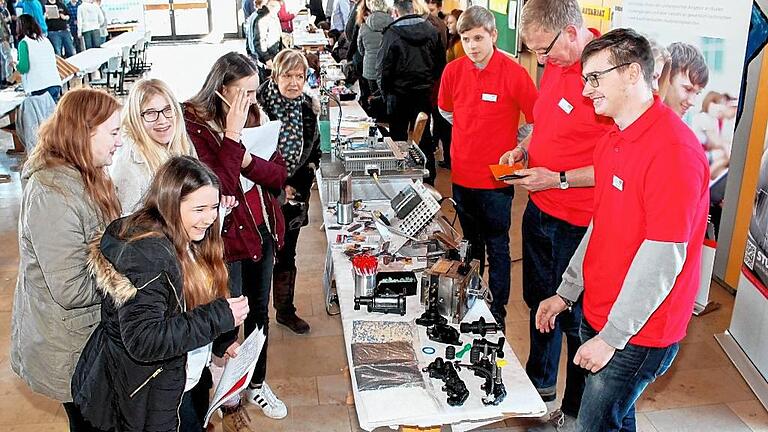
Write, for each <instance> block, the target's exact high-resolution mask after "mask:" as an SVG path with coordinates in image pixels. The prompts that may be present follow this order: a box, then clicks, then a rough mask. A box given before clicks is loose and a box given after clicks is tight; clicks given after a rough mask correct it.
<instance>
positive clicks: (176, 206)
mask: <svg viewBox="0 0 768 432" xmlns="http://www.w3.org/2000/svg"><path fill="white" fill-rule="evenodd" d="M45 1H46V4H47V5H50V6H55V8H56V9H57V11H58V17H57V18H45V17H44V15H43V13H42V11H43V8H42V4H41V3H40V1H39V0H19V1H18V2H17V3H16V4H15V5H11V6H13V7H15V9H14V8H13V7H12V8H11V9H8V8H7V7H6V9H2V8H0V20H3V24H4V25H2V26H0V35H2V37H3V38H5V37H8V38H15V39H14V40H18V42H17V44H18V49H19V57H18V64H17V65H16V70H18V72H20V73H21V74H22V83H23V85H24V89H25V91H26V92H27V93H29V94H30V95H43V94H46V93H47V94H49V95H50V96H51V98H52V99H53V100H54V101H58V105H57V106H56V110H55V113H54V114H53V116H52V117H51V118H50V119H49V120H48V121H47V122H46V123H45V124H44V125H43V126H42V127H41V129H40V133H39V143H38V145H37V146H36V147H35V148H34V150H32V151H31V154H30V155H29V159H28V160H27V161H26V163H25V164H24V167H23V173H22V179H23V197H22V203H21V212H20V215H19V219H20V220H19V244H20V264H19V278H18V282H17V286H16V290H15V294H14V296H15V297H14V305H13V322H12V341H11V343H12V346H11V354H10V361H11V365H12V367H13V370H14V371H15V372H16V374H18V375H19V376H20V377H21V378H22V379H24V380H25V382H26V383H27V384H28V385H29V386H30V388H32V389H33V390H34V391H36V392H39V393H41V394H44V395H46V396H49V397H51V398H53V399H55V400H57V401H59V402H61V403H62V404H63V408H64V410H65V412H66V414H67V416H68V419H69V422H70V430H72V431H132V430H157V431H172V430H173V431H175V430H180V431H184V432H188V431H189V432H191V431H194V432H201V431H203V430H205V428H204V426H203V424H204V417H205V414H206V411H207V408H208V402H209V401H208V395H209V392H210V389H211V388H212V387H214V386H215V385H216V384H217V381H218V379H219V378H220V375H221V370H222V368H223V367H224V365H225V364H226V361H227V360H228V359H230V358H233V357H236V356H237V355H238V354H237V353H238V347H239V342H238V335H239V327H240V326H242V327H243V332H244V335H245V336H246V337H247V336H249V335H250V334H252V333H253V332H255V331H262V332H263V333H264V335H265V337H266V342H265V344H264V347H263V350H262V352H261V355H260V357H259V359H258V361H257V364H256V369H255V371H254V373H253V376H252V378H251V381H250V383H248V386H247V388H246V389H245V390H244V391H243V392H242V393H241V394H238V395H234V396H233V397H232V398H230V399H229V400H228V401H227V402H226V403H225V404H224V405H223V406H222V408H221V412H222V417H223V425H224V430H225V431H227V432H246V431H249V430H252V429H251V428H250V426H249V422H250V418H249V416H248V413H247V411H246V410H245V409H244V404H245V403H246V402H247V403H251V404H253V405H255V406H258V407H259V408H260V409H261V411H262V412H263V414H264V415H265V416H267V417H269V418H273V419H282V418H284V417H286V416H287V415H288V407H287V406H286V404H285V403H284V402H282V401H281V400H280V398H279V397H278V396H277V395H276V394H275V393H274V392H273V391H272V389H271V388H270V386H269V385H268V383H267V382H266V376H267V364H268V362H267V351H268V350H267V347H268V343H269V327H270V323H269V299H270V296H271V297H272V299H273V300H272V303H273V308H274V309H275V312H276V313H275V319H276V321H277V322H278V323H279V324H281V325H283V326H284V327H286V328H287V329H289V330H290V331H292V332H294V333H297V334H306V333H308V332H310V330H311V327H310V323H308V322H307V321H305V320H304V319H302V318H301V317H299V316H298V315H297V310H296V307H295V304H294V297H295V290H296V285H297V273H298V270H299V269H298V268H297V265H296V255H297V245H298V242H299V237H300V233H301V229H302V227H304V226H307V225H308V223H309V218H308V210H309V205H310V198H311V189H312V183H313V181H314V170H315V168H316V167H317V166H318V165H319V162H320V148H319V131H318V120H317V116H318V114H319V104H318V101H317V100H316V99H315V98H313V96H311V95H310V94H309V92H307V90H308V87H309V85H308V79H309V77H310V75H311V74H312V73H313V64H314V62H315V61H316V59H312V58H311V56H309V55H307V54H305V53H303V52H302V51H299V50H294V49H289V48H286V47H285V44H284V42H283V41H284V33H286V32H291V31H292V30H293V29H292V24H291V21H292V19H293V15H292V14H291V13H290V12H289V11H287V10H286V6H285V4H284V2H283V1H282V0H255V1H253V2H250V1H247V2H244V3H243V8H244V14H245V23H244V32H245V36H246V50H245V51H246V53H245V54H242V53H236V52H230V53H227V54H224V55H223V56H221V57H220V58H219V59H218V60H216V62H215V63H214V65H213V66H212V68H211V70H210V72H209V73H208V75H207V77H206V79H205V81H204V83H203V85H202V86H201V88H200V89H199V91H198V92H197V93H196V94H195V95H194V96H193V97H191V98H190V99H189V100H187V101H185V102H180V101H178V100H177V98H176V97H175V96H174V94H173V92H172V91H171V90H170V88H169V87H168V85H167V84H166V83H164V82H163V81H161V80H158V79H142V80H139V81H137V82H136V83H135V84H134V85H133V86H132V88H131V90H130V93H129V94H128V96H127V98H126V99H125V102H124V105H121V103H120V102H119V101H118V100H117V99H115V98H114V97H112V96H110V95H108V94H107V93H106V92H102V91H98V90H93V89H87V88H84V89H76V90H71V91H68V92H67V93H66V94H64V96H63V97H62V96H61V80H60V79H58V78H54V76H53V75H52V72H51V70H54V71H55V69H56V60H55V55H65V56H67V55H71V54H72V53H74V52H76V51H79V50H81V49H88V48H92V47H98V46H100V44H101V43H102V42H103V37H104V36H105V35H104V33H105V23H106V19H105V17H104V14H103V10H102V9H101V8H100V6H99V5H98V2H94V0H82V1H81V0H77V1H76V2H75V1H74V0H65V1H67V3H63V2H62V0H45ZM309 7H310V9H315V10H317V9H319V12H318V13H320V12H322V5H318V4H317V3H313V2H310V4H309ZM16 9H18V10H21V11H23V12H24V13H23V14H21V15H19V16H18V17H16V18H13V16H14V13H10V12H9V10H14V11H15V10H16ZM319 18H320V16H318V19H319ZM322 18H323V19H322V20H321V21H318V22H317V25H318V26H319V27H320V28H323V27H324V28H326V29H328V31H329V35H330V36H331V38H332V39H333V44H334V49H333V52H334V54H335V55H336V56H337V57H340V58H338V60H341V59H344V60H347V64H348V65H349V67H348V72H349V74H348V77H349V78H351V81H357V82H358V83H359V88H360V102H361V105H362V106H363V107H364V109H366V110H367V111H368V112H369V113H370V114H371V115H372V116H374V117H376V118H377V119H379V120H381V119H386V121H387V122H388V124H389V134H390V135H391V136H392V137H393V138H394V139H395V140H406V139H407V137H408V131H409V128H411V127H412V126H413V123H414V121H415V119H416V117H417V115H418V114H419V113H425V114H426V115H427V116H428V120H427V121H428V123H429V124H430V125H431V127H428V128H427V130H426V131H425V133H424V134H423V135H422V137H421V139H420V141H419V143H418V145H419V146H420V148H421V149H422V150H423V151H424V153H425V155H426V156H427V168H428V170H429V175H428V176H427V177H426V178H425V182H427V183H434V182H435V180H436V174H437V164H436V160H435V159H436V153H437V149H438V148H439V147H440V145H442V155H443V160H442V163H443V167H446V168H450V169H451V186H452V192H453V199H454V201H455V203H456V211H457V214H458V219H459V221H460V223H461V226H462V228H463V235H464V237H465V238H466V239H468V240H469V241H470V243H471V244H472V248H471V254H472V257H473V258H477V259H478V260H479V261H480V263H481V269H482V270H481V271H484V272H485V270H486V268H487V273H488V280H489V288H490V290H491V292H492V293H493V301H492V303H491V305H490V309H491V313H492V314H493V316H494V318H495V319H496V321H497V322H498V323H499V324H500V325H501V326H502V328H503V327H504V323H505V318H506V305H507V303H508V300H509V296H510V284H511V280H510V273H511V258H510V250H509V241H510V240H509V231H510V228H511V222H512V221H511V219H512V216H511V206H512V200H513V198H514V195H515V186H517V187H518V191H525V192H528V193H529V200H528V203H527V206H526V209H525V212H524V214H523V218H522V228H521V230H522V248H523V263H522V265H523V286H522V293H523V299H524V301H525V302H526V304H527V305H528V307H529V308H530V339H531V345H530V353H529V356H528V361H527V363H526V372H527V374H528V376H529V378H530V379H531V381H532V382H533V384H534V386H535V387H536V390H537V391H538V393H539V394H540V395H541V397H542V399H543V400H544V401H545V402H547V403H548V405H549V406H550V407H554V405H553V404H556V403H557V402H555V401H556V400H557V388H558V387H557V379H558V366H559V364H560V361H559V359H560V352H561V346H562V341H563V339H565V341H566V345H567V350H566V353H567V354H566V355H567V356H568V369H567V373H566V385H565V392H564V395H563V397H562V399H561V400H562V402H561V403H560V405H559V408H558V409H552V410H550V411H551V412H552V415H551V417H550V419H549V420H550V422H549V424H547V425H543V426H542V427H541V428H539V429H535V430H541V431H545V430H579V431H586V430H590V431H591V430H618V429H621V428H624V429H623V430H634V422H635V420H634V402H635V400H636V399H637V397H638V396H639V395H640V393H641V392H642V390H643V389H644V388H645V386H647V385H648V383H650V382H652V381H653V380H655V379H656V378H657V377H658V376H660V375H661V374H663V373H664V372H665V371H666V370H667V369H668V368H669V366H670V365H671V363H672V361H673V359H674V357H675V355H676V353H677V347H678V342H679V341H680V339H681V338H682V337H683V336H684V333H685V325H686V324H687V320H688V318H689V316H690V309H691V307H689V306H692V301H693V295H694V294H695V289H694V287H697V286H698V280H697V277H698V276H697V275H696V274H695V273H696V272H695V271H694V269H695V268H696V262H697V260H698V259H700V257H699V255H700V250H697V247H698V246H699V245H700V244H701V241H702V240H703V235H704V234H703V232H704V231H703V227H704V225H705V223H706V214H707V208H708V204H709V202H708V200H709V195H708V194H709V191H708V183H709V180H710V178H715V177H716V176H717V175H719V174H718V173H719V172H720V171H718V170H722V169H725V168H727V164H728V158H729V155H730V139H729V138H728V137H727V136H724V132H723V131H724V129H726V128H725V124H726V122H728V121H730V120H732V119H733V117H734V115H735V109H734V100H733V98H732V97H730V96H729V95H727V94H722V93H717V92H710V93H708V94H707V95H706V96H705V98H704V105H703V106H702V110H701V112H700V113H696V114H695V121H694V127H693V130H690V129H689V128H688V127H687V126H686V125H685V124H684V123H682V121H681V117H683V116H684V115H686V112H687V111H688V110H689V108H690V107H691V106H692V105H693V101H694V99H695V98H696V97H697V95H698V93H699V92H701V91H702V89H704V88H705V87H706V85H707V82H708V70H707V66H706V62H705V61H704V58H703V56H702V55H701V53H700V52H699V51H698V50H697V49H696V48H695V47H693V46H691V45H688V44H683V43H675V44H672V45H670V46H669V47H662V46H660V45H659V44H656V43H654V42H653V41H648V40H647V39H646V38H645V37H643V36H642V35H640V34H638V33H636V32H635V31H633V30H629V29H620V30H615V31H611V32H609V33H607V34H606V35H600V34H599V32H597V31H596V30H595V29H591V28H588V27H587V26H586V25H585V24H584V21H583V19H582V16H581V12H580V8H579V6H578V3H577V2H576V1H575V0H530V1H529V2H527V4H526V6H525V8H524V9H523V14H522V17H521V22H520V26H521V36H522V38H523V40H524V42H525V45H526V47H527V48H528V50H529V51H530V52H531V53H532V55H534V56H535V57H536V58H537V60H538V61H539V62H540V63H542V64H545V68H544V75H543V77H542V79H541V83H540V85H539V86H538V88H537V86H536V85H535V84H534V82H533V80H532V79H531V77H530V75H529V74H528V73H527V72H526V71H525V70H524V69H523V68H522V67H521V66H520V65H519V64H518V63H517V62H515V61H513V60H512V59H511V58H510V57H509V56H507V55H505V54H504V53H503V52H501V51H500V50H499V49H498V48H497V47H496V42H497V38H498V30H497V28H496V21H495V18H494V16H493V15H492V13H491V12H490V11H489V10H487V9H486V8H483V7H480V6H471V7H469V8H468V9H467V10H466V11H462V10H452V11H450V12H449V13H445V12H443V11H442V2H441V0H428V1H427V2H424V1H423V0H395V1H394V5H393V6H392V7H390V6H388V5H387V3H386V2H385V1H383V0H357V1H350V0H338V1H336V2H335V5H334V7H333V9H332V11H331V13H330V16H329V17H328V19H327V20H326V17H325V14H323V15H322ZM13 20H15V21H16V22H17V30H15V31H11V27H10V25H11V23H12V22H13ZM324 21H325V22H324ZM6 33H7V34H6ZM14 33H15V34H14ZM46 35H47V37H46ZM2 42H3V43H9V44H10V43H11V41H10V40H5V39H4V40H3V41H2ZM341 47H343V50H340V49H339V48H341ZM4 49H5V48H4V47H3V46H0V53H4V52H5V51H4ZM6 72H7V71H6V69H5V68H3V69H2V74H5V73H6ZM2 76H5V75H2ZM56 77H58V74H56ZM57 79H58V81H57ZM467 88H472V89H479V90H478V91H466V89H467ZM59 99H60V100H59ZM521 118H522V119H523V120H522V121H518V119H521ZM274 120H277V121H280V122H281V130H280V133H279V138H278V142H277V149H276V150H275V151H274V153H273V154H272V155H270V156H269V157H268V158H266V159H264V158H261V157H259V156H257V155H254V154H251V153H250V152H249V151H247V150H246V147H245V145H244V144H243V139H242V138H243V129H245V128H251V127H257V126H262V125H264V124H266V123H267V122H269V121H274ZM659 130H663V131H665V132H664V133H665V135H664V136H660V135H659V133H660V132H658V131H659ZM654 131H657V132H654ZM668 131H672V132H674V133H667V132H668ZM627 143H642V144H643V145H642V146H634V147H633V146H630V145H627ZM638 149H639V150H638ZM705 151H706V152H705ZM661 153H664V154H666V156H665V157H664V159H663V162H660V161H658V160H656V159H654V157H655V156H656V155H658V154H661ZM626 160H632V161H634V162H635V163H634V164H633V165H632V167H629V166H628V165H626V164H624V161H626ZM496 163H501V164H509V165H513V164H523V165H524V168H521V169H519V170H518V171H517V172H516V173H517V174H518V175H519V178H518V179H515V180H509V181H506V182H502V181H498V180H496V179H495V178H493V176H492V175H491V173H490V172H489V170H488V165H491V164H496ZM649 173H650V174H654V175H652V176H650V177H648V174H649ZM648 178H652V179H658V180H656V181H651V180H648ZM662 179H663V180H662ZM625 182H626V183H625ZM668 182H674V184H676V185H678V186H679V187H678V188H669V187H667V186H668V184H669V183H668ZM626 196H630V197H631V198H624V197H626ZM630 206H634V207H632V211H631V212H630V213H631V214H630V215H627V214H626V213H627V208H628V207H630ZM646 215H647V217H645V216H646ZM623 217H626V218H633V219H632V222H633V223H632V224H631V225H630V228H631V229H626V227H623V226H622V227H621V229H617V228H616V225H615V224H611V223H606V221H611V220H618V219H620V218H623ZM635 227H644V228H643V229H645V228H646V227H647V232H646V231H643V230H640V229H634V228H635ZM691 245H694V247H692V246H691ZM620 246H621V247H624V248H625V249H622V250H620V249H618V248H619V247H620ZM623 251H633V254H634V255H632V254H627V253H623ZM486 257H487V259H486ZM605 262H610V263H611V266H605V265H603V263H605ZM606 269H610V271H606ZM649 272H650V273H654V274H655V276H654V277H650V276H648V274H649ZM649 280H653V281H654V284H653V285H652V286H650V285H649V283H648V282H647V281H649ZM643 295H645V296H646V298H645V300H644V301H641V300H640V299H639V298H638V297H639V296H643ZM669 299H672V300H669ZM646 323H647V325H646ZM94 328H95V330H94ZM638 358H644V359H646V360H647V361H645V360H644V361H641V362H638V361H636V360H637V359H638ZM51 364H55V365H56V366H57V367H55V368H51V367H50V365H51ZM627 369H629V370H630V372H631V373H629V374H627V373H625V372H622V370H624V371H626V370H627ZM601 370H604V371H605V372H604V373H598V372H600V371H601ZM627 376H630V377H631V379H629V378H628V377H627ZM615 401H619V403H616V402H615ZM595 425H603V426H604V428H603V429H599V428H595ZM601 427H602V426H601ZM563 428H571V429H563Z"/></svg>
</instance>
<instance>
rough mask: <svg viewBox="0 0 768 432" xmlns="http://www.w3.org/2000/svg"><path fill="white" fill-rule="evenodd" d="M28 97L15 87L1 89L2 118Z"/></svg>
mask: <svg viewBox="0 0 768 432" xmlns="http://www.w3.org/2000/svg"><path fill="white" fill-rule="evenodd" d="M26 98H27V96H26V95H25V94H24V92H17V91H15V90H13V87H10V88H7V89H5V90H2V91H0V118H2V117H5V116H7V115H9V114H12V113H13V112H14V111H15V110H16V108H18V107H19V105H21V103H22V102H24V99H26Z"/></svg>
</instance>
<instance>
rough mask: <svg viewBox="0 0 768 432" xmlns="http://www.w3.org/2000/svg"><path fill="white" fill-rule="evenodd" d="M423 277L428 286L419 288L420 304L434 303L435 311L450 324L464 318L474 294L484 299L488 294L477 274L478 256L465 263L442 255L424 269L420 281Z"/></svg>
mask: <svg viewBox="0 0 768 432" xmlns="http://www.w3.org/2000/svg"><path fill="white" fill-rule="evenodd" d="M462 273H465V274H462ZM425 281H426V283H427V285H426V286H427V287H429V288H428V289H423V290H422V293H421V302H422V304H424V305H425V306H430V305H432V307H434V305H436V307H437V312H438V313H439V314H440V315H442V316H443V317H445V318H447V319H448V320H449V321H450V322H451V323H453V324H458V323H460V322H461V321H462V320H463V319H464V316H465V315H466V314H467V312H468V311H469V309H471V308H472V306H473V305H474V304H475V301H476V300H477V299H478V298H481V299H486V300H487V299H488V297H490V292H489V291H488V288H487V286H486V285H485V283H484V282H483V280H482V278H481V277H480V262H479V261H478V260H472V261H470V262H469V263H468V264H467V263H466V262H462V261H457V260H450V259H447V258H442V259H440V260H439V261H438V262H437V263H436V264H435V265H433V266H432V267H431V268H429V269H428V270H427V271H426V272H425V276H424V278H423V279H422V283H423V282H425ZM422 286H424V285H422ZM430 297H432V299H431V300H430Z"/></svg>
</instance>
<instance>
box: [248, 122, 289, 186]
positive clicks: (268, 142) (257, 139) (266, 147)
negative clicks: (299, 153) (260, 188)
mask: <svg viewBox="0 0 768 432" xmlns="http://www.w3.org/2000/svg"><path fill="white" fill-rule="evenodd" d="M281 125H282V123H281V122H280V121H279V120H272V121H270V122H267V123H265V124H263V125H261V126H257V127H252V128H243V130H242V131H241V132H240V142H242V143H243V145H244V146H245V151H247V152H248V153H250V154H252V155H254V156H258V157H260V158H262V159H264V160H269V159H270V158H271V157H272V154H273V153H274V152H275V150H277V139H278V138H279V136H280V126H281ZM240 186H242V187H243V193H245V192H248V191H249V190H251V188H253V182H252V181H250V180H248V179H247V178H245V177H243V176H240Z"/></svg>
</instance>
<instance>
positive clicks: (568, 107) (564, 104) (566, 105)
mask: <svg viewBox="0 0 768 432" xmlns="http://www.w3.org/2000/svg"><path fill="white" fill-rule="evenodd" d="M557 106H559V107H560V109H561V110H563V111H565V113H566V114H570V113H571V111H573V105H571V103H570V102H568V101H567V100H565V98H561V99H560V102H558V103H557Z"/></svg>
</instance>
